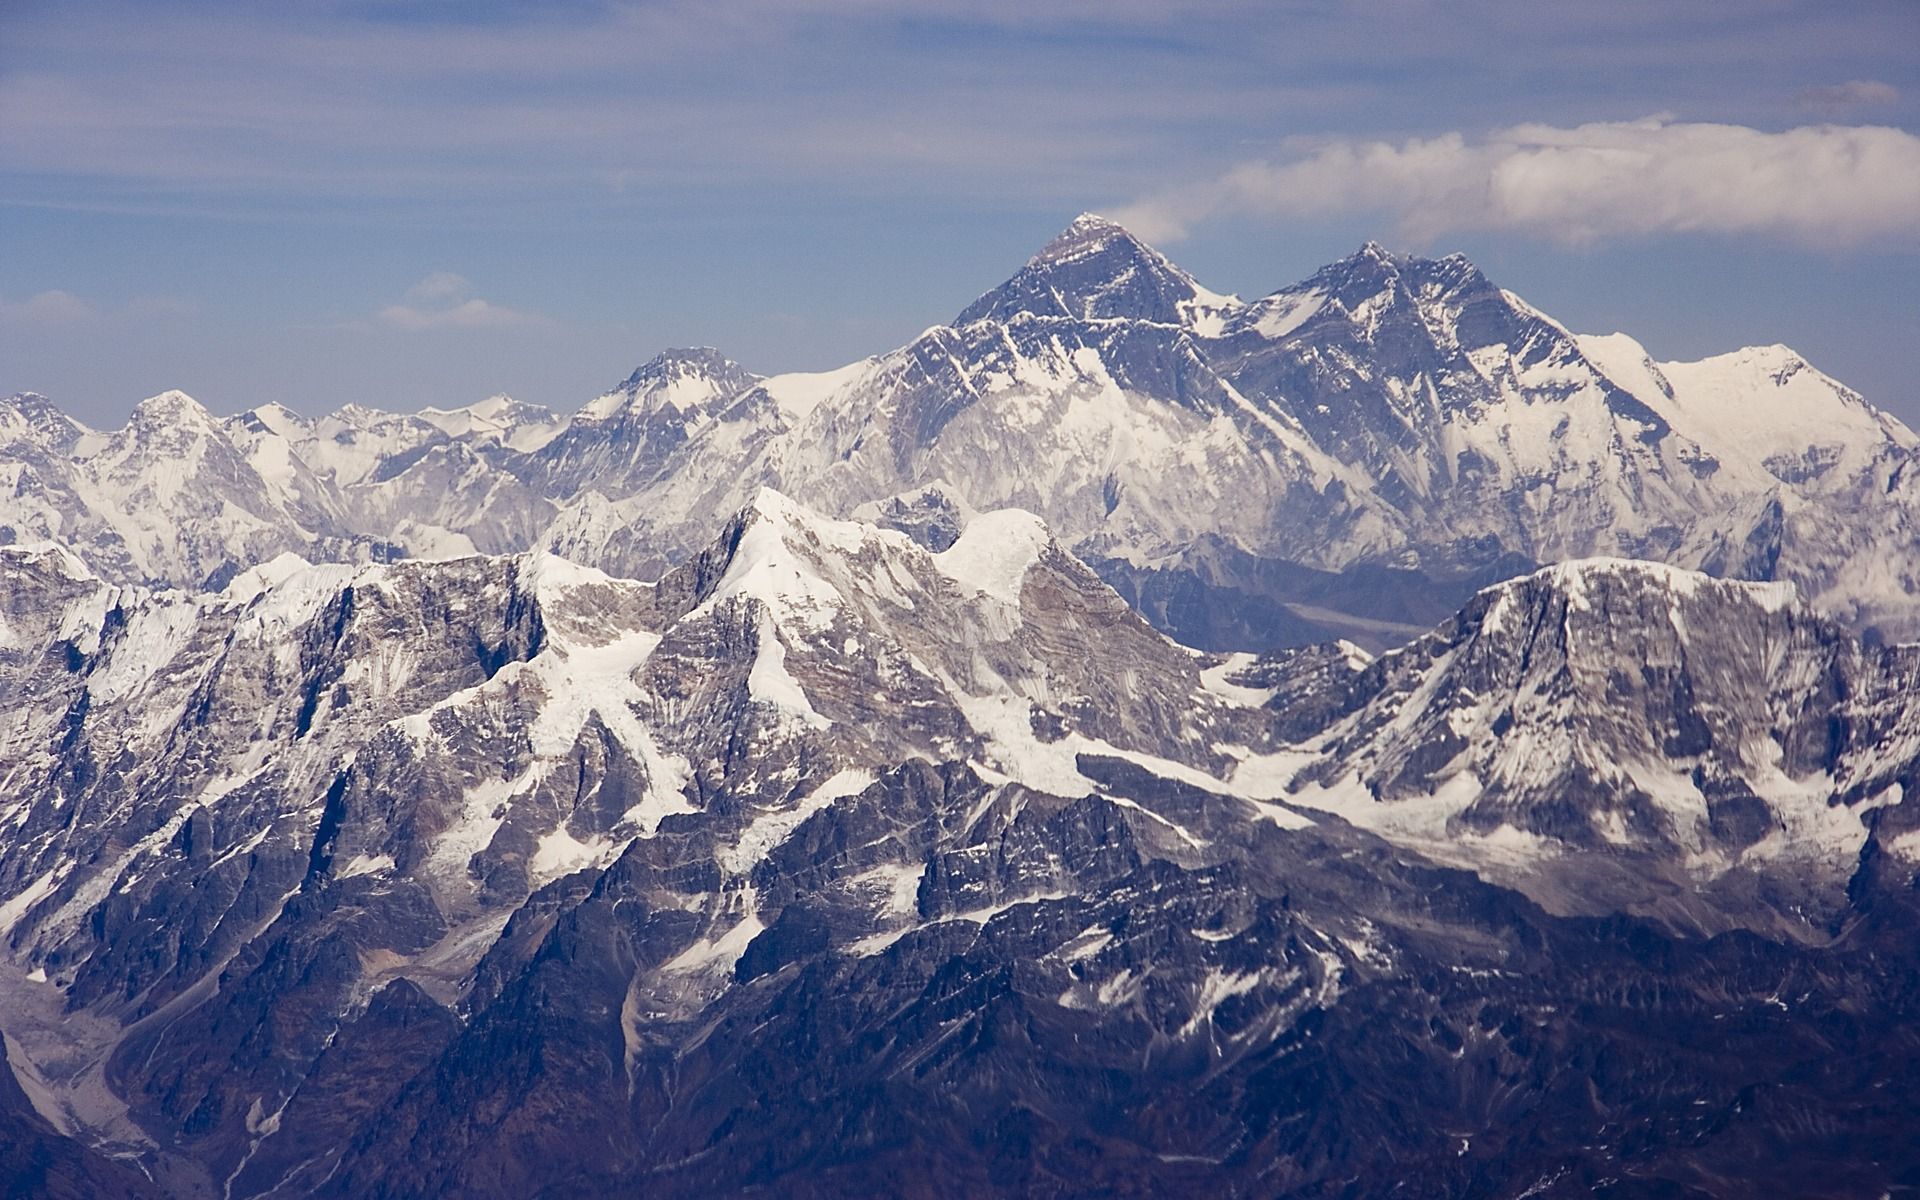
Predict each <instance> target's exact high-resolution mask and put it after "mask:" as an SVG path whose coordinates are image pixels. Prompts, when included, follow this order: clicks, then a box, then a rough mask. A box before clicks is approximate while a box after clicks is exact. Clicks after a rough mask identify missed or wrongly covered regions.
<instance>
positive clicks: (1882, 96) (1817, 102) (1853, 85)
mask: <svg viewBox="0 0 1920 1200" xmlns="http://www.w3.org/2000/svg"><path fill="white" fill-rule="evenodd" d="M1794 99H1795V100H1798V101H1799V102H1800V104H1801V105H1802V106H1803V107H1805V108H1815V109H1819V110H1821V111H1822V112H1840V111H1842V110H1845V109H1849V108H1864V107H1867V106H1869V105H1882V104H1893V103H1895V102H1897V101H1898V100H1899V99H1900V89H1899V88H1897V87H1894V86H1893V85H1892V84H1890V83H1881V82H1880V81H1879V80H1878V79H1849V80H1847V82H1845V83H1836V84H1832V85H1830V86H1827V87H1810V88H1802V89H1800V91H1799V92H1797V93H1795V94H1794Z"/></svg>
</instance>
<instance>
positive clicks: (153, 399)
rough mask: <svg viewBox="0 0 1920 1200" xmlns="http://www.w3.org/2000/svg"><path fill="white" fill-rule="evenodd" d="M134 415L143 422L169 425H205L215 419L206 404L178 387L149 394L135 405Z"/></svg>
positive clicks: (135, 418)
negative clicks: (154, 394)
mask: <svg viewBox="0 0 1920 1200" xmlns="http://www.w3.org/2000/svg"><path fill="white" fill-rule="evenodd" d="M133 417H134V420H136V421H140V422H143V423H157V424H168V425H182V424H195V425H204V424H207V423H209V422H211V421H212V420H213V414H212V413H210V412H208V411H207V409H206V407H205V406H204V405H202V404H201V403H200V402H199V401H198V400H195V399H194V398H193V397H192V396H189V395H187V394H186V393H185V392H183V391H181V390H180V389H178V388H169V389H168V390H167V391H164V392H161V393H160V394H159V395H156V396H148V397H147V398H146V399H145V400H142V401H141V402H140V403H138V404H136V405H134V406H133Z"/></svg>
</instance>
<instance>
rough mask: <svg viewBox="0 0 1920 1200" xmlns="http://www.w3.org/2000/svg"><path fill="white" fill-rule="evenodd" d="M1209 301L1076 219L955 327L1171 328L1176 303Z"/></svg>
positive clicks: (1085, 219) (1099, 227)
mask: <svg viewBox="0 0 1920 1200" xmlns="http://www.w3.org/2000/svg"><path fill="white" fill-rule="evenodd" d="M1202 297H1205V298H1209V299H1213V298H1214V297H1213V296H1212V293H1210V292H1206V291H1205V290H1204V289H1203V288H1201V287H1200V285H1199V284H1197V283H1196V282H1194V279H1193V277H1192V276H1191V275H1188V274H1187V273H1186V272H1185V271H1183V270H1181V269H1180V268H1179V267H1177V266H1175V265H1174V264H1173V263H1172V262H1170V261H1168V259H1167V257H1166V256H1165V255H1163V254H1161V253H1160V252H1159V251H1158V250H1155V249H1153V248H1152V247H1151V246H1148V245H1147V244H1146V243H1144V242H1142V241H1140V239H1138V238H1136V237H1134V236H1133V235H1132V234H1131V233H1128V232H1127V230H1126V229H1125V228H1124V227H1122V226H1121V225H1119V224H1117V223H1115V222H1113V221H1110V220H1108V219H1107V218H1105V217H1102V216H1100V215H1099V214H1097V213H1090V212H1088V213H1081V214H1080V215H1079V216H1077V217H1075V218H1074V219H1073V221H1072V222H1071V223H1069V224H1068V225H1067V227H1066V228H1065V229H1063V230H1061V231H1060V233H1059V234H1057V235H1056V236H1055V237H1054V238H1053V240H1051V241H1049V242H1048V243H1047V244H1046V245H1045V246H1043V247H1041V249H1040V252H1039V253H1038V254H1036V255H1034V256H1033V257H1032V258H1030V259H1028V260H1027V264H1026V266H1024V267H1022V268H1021V269H1020V271H1019V273H1018V274H1016V275H1015V276H1014V277H1013V278H1011V279H1009V280H1007V282H1005V283H1003V284H1001V285H1000V286H999V287H997V288H995V289H994V290H993V291H991V292H988V293H987V294H986V295H984V296H982V297H980V298H979V299H978V300H976V301H974V302H973V303H972V304H971V305H969V306H968V307H967V309H966V311H965V312H962V313H961V314H960V316H959V318H958V319H957V320H956V321H955V324H958V325H966V324H970V323H971V322H974V321H979V320H986V319H994V320H1010V319H1013V318H1014V317H1017V316H1019V315H1021V314H1025V315H1028V316H1036V317H1067V318H1071V319H1074V320H1110V319H1127V320H1142V321H1154V322H1160V323H1166V324H1178V323H1180V322H1182V321H1183V320H1184V319H1185V316H1184V314H1183V313H1182V311H1181V306H1182V305H1190V304H1192V303H1193V302H1194V301H1195V300H1196V299H1199V298H1202Z"/></svg>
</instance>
